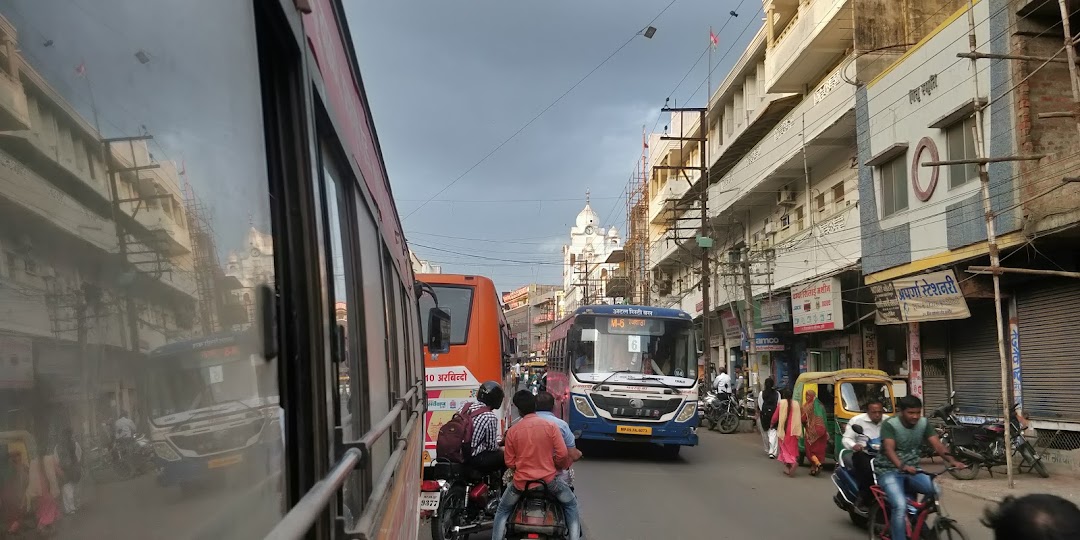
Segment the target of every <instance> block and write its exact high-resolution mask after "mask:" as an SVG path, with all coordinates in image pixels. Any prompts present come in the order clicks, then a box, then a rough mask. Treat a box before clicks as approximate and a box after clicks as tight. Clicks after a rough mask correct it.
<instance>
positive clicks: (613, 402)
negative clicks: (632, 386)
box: [589, 394, 683, 420]
mask: <svg viewBox="0 0 1080 540" xmlns="http://www.w3.org/2000/svg"><path fill="white" fill-rule="evenodd" d="M589 397H590V398H592V401H593V403H594V404H595V405H596V406H597V408H600V409H603V410H605V411H607V412H608V413H609V414H611V416H612V418H627V419H638V420H659V419H660V417H661V416H664V415H665V414H670V413H673V412H675V411H676V410H678V409H679V405H681V404H682V402H683V400H682V398H669V399H640V398H627V397H612V396H605V395H602V394H589Z"/></svg>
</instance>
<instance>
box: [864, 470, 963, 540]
mask: <svg viewBox="0 0 1080 540" xmlns="http://www.w3.org/2000/svg"><path fill="white" fill-rule="evenodd" d="M950 469H952V467H949V468H947V469H945V470H944V471H941V472H939V473H931V472H926V471H924V470H922V469H917V471H918V472H917V473H916V474H919V473H921V474H925V475H927V476H929V477H930V482H931V483H933V482H934V481H935V480H937V477H938V476H941V475H942V474H945V473H946V472H949V470H950ZM900 474H908V473H904V472H901V473H900ZM875 478H876V474H875ZM870 491H871V492H872V493H873V494H874V499H875V500H876V501H877V505H874V506H872V507H871V508H870V515H869V516H868V519H867V521H868V523H869V525H868V526H867V530H868V531H869V533H870V536H869V538H870V540H890V536H889V534H890V533H889V518H890V513H889V509H888V508H889V506H888V504H889V503H888V499H887V498H886V497H885V490H884V489H883V488H882V487H881V486H879V485H877V483H875V484H874V485H873V486H871V488H870ZM934 514H937V519H935V520H934V526H933V527H931V526H930V524H929V522H928V520H929V518H930V516H932V515H934ZM905 515H906V516H907V523H906V529H907V537H908V538H910V539H911V540H967V535H965V534H964V532H963V531H962V530H961V529H960V526H959V525H957V523H956V520H954V519H952V518H951V517H949V516H948V514H946V513H945V510H944V508H942V506H941V501H939V500H938V497H937V496H935V495H924V496H923V500H922V501H921V502H920V501H916V500H914V499H908V501H907V512H906V514H905Z"/></svg>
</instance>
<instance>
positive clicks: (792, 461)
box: [772, 388, 802, 476]
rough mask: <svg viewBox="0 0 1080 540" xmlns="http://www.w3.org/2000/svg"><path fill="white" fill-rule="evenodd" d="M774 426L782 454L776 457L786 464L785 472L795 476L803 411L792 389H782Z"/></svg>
mask: <svg viewBox="0 0 1080 540" xmlns="http://www.w3.org/2000/svg"><path fill="white" fill-rule="evenodd" d="M772 424H773V426H776V438H777V441H778V442H779V445H778V446H779V447H780V454H779V455H778V456H776V459H778V460H780V462H781V463H783V464H784V474H786V475H788V476H795V469H796V468H797V467H798V466H799V465H798V463H799V438H800V437H802V413H801V412H800V410H799V402H798V401H796V400H794V399H791V390H789V389H787V388H785V389H783V390H781V391H780V402H779V403H778V404H777V407H776V412H774V413H773V422H772Z"/></svg>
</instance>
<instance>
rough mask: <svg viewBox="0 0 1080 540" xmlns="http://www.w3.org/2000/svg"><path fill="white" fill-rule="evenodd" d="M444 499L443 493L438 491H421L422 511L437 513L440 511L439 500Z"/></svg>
mask: <svg viewBox="0 0 1080 540" xmlns="http://www.w3.org/2000/svg"><path fill="white" fill-rule="evenodd" d="M441 497H442V493H440V492H438V491H421V492H420V509H421V510H431V511H433V512H434V511H435V510H438V509H439V499H440V498H441Z"/></svg>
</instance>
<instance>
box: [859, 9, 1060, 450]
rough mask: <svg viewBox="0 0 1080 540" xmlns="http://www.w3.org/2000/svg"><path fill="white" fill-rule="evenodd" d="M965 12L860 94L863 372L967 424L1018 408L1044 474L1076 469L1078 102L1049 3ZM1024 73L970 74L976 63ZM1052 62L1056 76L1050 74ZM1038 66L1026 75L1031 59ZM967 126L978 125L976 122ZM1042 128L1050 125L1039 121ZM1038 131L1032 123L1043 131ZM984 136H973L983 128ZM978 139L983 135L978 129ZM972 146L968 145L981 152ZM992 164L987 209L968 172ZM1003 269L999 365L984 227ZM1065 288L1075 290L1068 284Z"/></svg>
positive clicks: (989, 69)
mask: <svg viewBox="0 0 1080 540" xmlns="http://www.w3.org/2000/svg"><path fill="white" fill-rule="evenodd" d="M972 9H973V13H972V14H971V16H970V17H969V16H968V13H967V3H963V4H962V5H960V6H951V9H950V13H949V17H948V18H947V19H945V20H944V21H943V22H942V23H940V24H938V25H936V26H935V27H934V28H933V29H932V30H931V32H929V34H928V36H927V37H926V38H925V39H923V40H922V41H920V42H919V43H917V44H916V45H914V46H912V47H911V48H910V49H909V50H908V51H907V54H906V55H905V56H903V57H902V58H899V59H897V60H896V61H894V62H892V63H890V64H889V65H888V66H887V67H886V68H885V69H884V71H883V72H882V73H880V74H879V75H877V76H876V77H874V78H872V79H867V80H866V81H865V84H864V85H863V86H862V87H860V88H859V89H858V91H857V94H856V97H857V104H858V105H857V114H858V122H857V125H858V139H859V145H858V150H859V163H860V169H859V192H860V199H861V200H862V201H863V203H864V204H862V205H861V207H860V215H861V223H862V249H863V261H862V264H863V273H864V274H865V277H864V281H865V284H866V286H867V287H868V288H869V289H870V290H871V291H872V292H873V296H872V298H871V301H872V302H875V303H876V313H875V314H876V322H877V324H876V325H872V326H868V327H867V328H866V329H865V330H866V331H872V332H873V334H874V335H872V336H869V337H870V338H871V341H873V342H876V343H877V344H878V350H877V357H876V358H871V357H869V356H866V355H864V357H865V360H866V362H867V365H871V366H873V365H876V366H880V367H882V368H884V369H887V370H890V371H894V370H897V371H900V372H901V373H902V374H904V375H906V376H907V377H908V379H909V381H910V388H911V391H912V392H913V393H915V394H918V395H921V396H923V397H924V399H925V401H926V402H927V404H928V406H934V405H936V404H938V403H941V402H943V401H944V400H945V399H946V397H947V395H948V392H949V391H955V392H956V400H957V403H958V405H959V406H960V407H961V408H962V410H964V411H966V412H967V414H969V415H973V416H983V417H999V416H1000V415H1001V414H1002V410H1003V401H1008V402H1015V403H1019V404H1020V406H1021V408H1022V410H1023V412H1024V414H1025V415H1026V416H1027V417H1028V418H1029V419H1030V420H1031V424H1032V426H1034V427H1035V428H1036V430H1037V431H1038V433H1039V435H1040V436H1039V438H1038V442H1037V444H1036V446H1037V447H1039V448H1040V450H1041V451H1045V456H1046V457H1047V458H1049V459H1050V460H1051V461H1057V462H1062V463H1068V464H1070V465H1071V466H1072V467H1074V468H1075V467H1077V466H1080V461H1078V460H1077V459H1076V457H1075V454H1076V452H1075V449H1076V448H1077V447H1078V446H1080V411H1078V410H1077V409H1076V408H1075V407H1072V406H1071V405H1069V403H1070V401H1071V399H1070V396H1071V393H1072V392H1073V391H1072V388H1073V387H1074V386H1075V385H1076V384H1078V383H1080V368H1077V366H1080V353H1078V352H1077V351H1076V348H1075V347H1074V346H1073V345H1072V343H1071V339H1070V337H1071V336H1073V335H1075V334H1076V333H1077V332H1080V319H1078V318H1077V317H1076V316H1075V313H1074V312H1075V310H1074V309H1073V307H1074V306H1075V305H1076V304H1077V302H1080V282H1078V281H1077V280H1076V279H1075V277H1072V278H1069V277H1061V276H1063V275H1070V274H1068V272H1064V273H1062V271H1069V272H1075V271H1076V270H1077V266H1078V263H1077V260H1076V257H1075V256H1074V255H1073V253H1074V251H1075V245H1076V244H1075V242H1076V236H1075V233H1073V232H1071V231H1072V230H1074V229H1075V226H1076V224H1077V223H1078V218H1080V210H1078V209H1080V200H1078V196H1080V189H1078V186H1077V185H1076V184H1073V183H1072V181H1073V178H1074V177H1075V176H1076V174H1077V171H1078V170H1080V159H1078V150H1080V140H1078V138H1077V124H1076V122H1075V121H1074V120H1073V119H1072V118H1071V117H1065V116H1063V115H1062V114H1060V113H1062V112H1065V111H1074V110H1075V108H1076V102H1075V100H1074V98H1073V93H1072V87H1071V85H1070V81H1069V78H1070V74H1069V70H1068V67H1067V64H1066V63H1064V58H1065V53H1064V52H1063V50H1062V41H1063V36H1062V31H1061V14H1060V11H1059V9H1058V5H1057V3H1056V2H1050V3H1040V2H1026V1H1011V2H1010V1H1005V0H997V1H981V2H976V3H975V4H974V7H973V8H972ZM971 35H973V36H974V42H975V44H976V50H977V51H978V52H980V53H988V54H997V55H1005V56H1006V57H1008V56H1013V57H1014V58H1015V57H1017V56H1023V57H1026V58H1027V59H1024V60H1020V59H1013V60H1008V59H1002V60H994V61H991V60H978V61H977V62H976V64H975V69H972V68H973V66H972V61H971V60H970V59H968V58H958V56H957V55H958V54H966V53H969V52H970V51H971V49H970V44H969V36H971ZM1055 56H1056V57H1057V58H1058V59H1059V60H1061V62H1045V61H1044V60H1043V59H1044V58H1051V57H1055ZM1035 58H1037V60H1036V59H1035ZM976 110H978V111H979V114H976ZM1046 113H1057V114H1056V115H1055V114H1050V115H1047V114H1046ZM1040 115H1042V116H1040ZM980 120H981V121H980ZM976 128H979V129H976ZM977 135H978V137H977ZM979 158H989V159H990V160H993V162H992V163H989V164H987V165H986V192H987V193H986V195H988V197H984V193H983V188H982V183H981V178H980V168H979V166H978V165H977V164H975V163H957V164H947V165H927V163H928V162H941V161H956V160H969V161H973V160H977V159H979ZM984 201H988V203H989V205H990V215H992V216H993V218H994V221H993V224H994V229H995V231H994V232H995V236H996V245H997V249H998V250H999V252H1000V258H1001V261H1002V262H1001V265H1002V266H1003V267H1007V268H1020V269H1028V270H1035V271H1036V272H1039V271H1044V272H1045V271H1049V272H1051V273H1052V272H1058V273H1059V274H1058V275H1056V276H1054V275H1049V276H1048V275H1040V274H1036V275H1033V274H1021V273H1013V272H1009V271H1006V272H1005V273H1004V274H1002V276H1001V278H1000V282H1001V291H1002V296H1001V298H1002V308H1001V309H1002V311H1001V320H1002V323H1003V324H1002V329H1001V330H1002V333H1003V335H1004V337H1005V344H1006V346H1005V351H1004V352H1005V358H1004V363H1005V366H1004V368H1005V369H1004V371H1005V373H1007V374H1008V378H1007V380H1006V381H1005V382H1006V389H1007V390H1008V391H1009V392H1008V393H1009V394H1010V395H1009V397H1008V398H1007V400H1005V399H1003V396H1002V373H1003V366H1002V363H1003V359H1002V358H1001V354H1000V352H999V350H998V317H997V313H995V308H996V305H995V300H994V297H995V295H994V287H993V283H992V278H991V277H990V276H988V275H984V274H980V273H973V271H972V267H973V266H975V267H977V266H988V265H989V264H990V261H991V259H990V252H991V250H992V247H991V245H990V244H989V243H988V241H987V239H988V231H987V215H988V213H987V211H986V210H985V208H984ZM1073 275H1075V274H1073Z"/></svg>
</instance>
